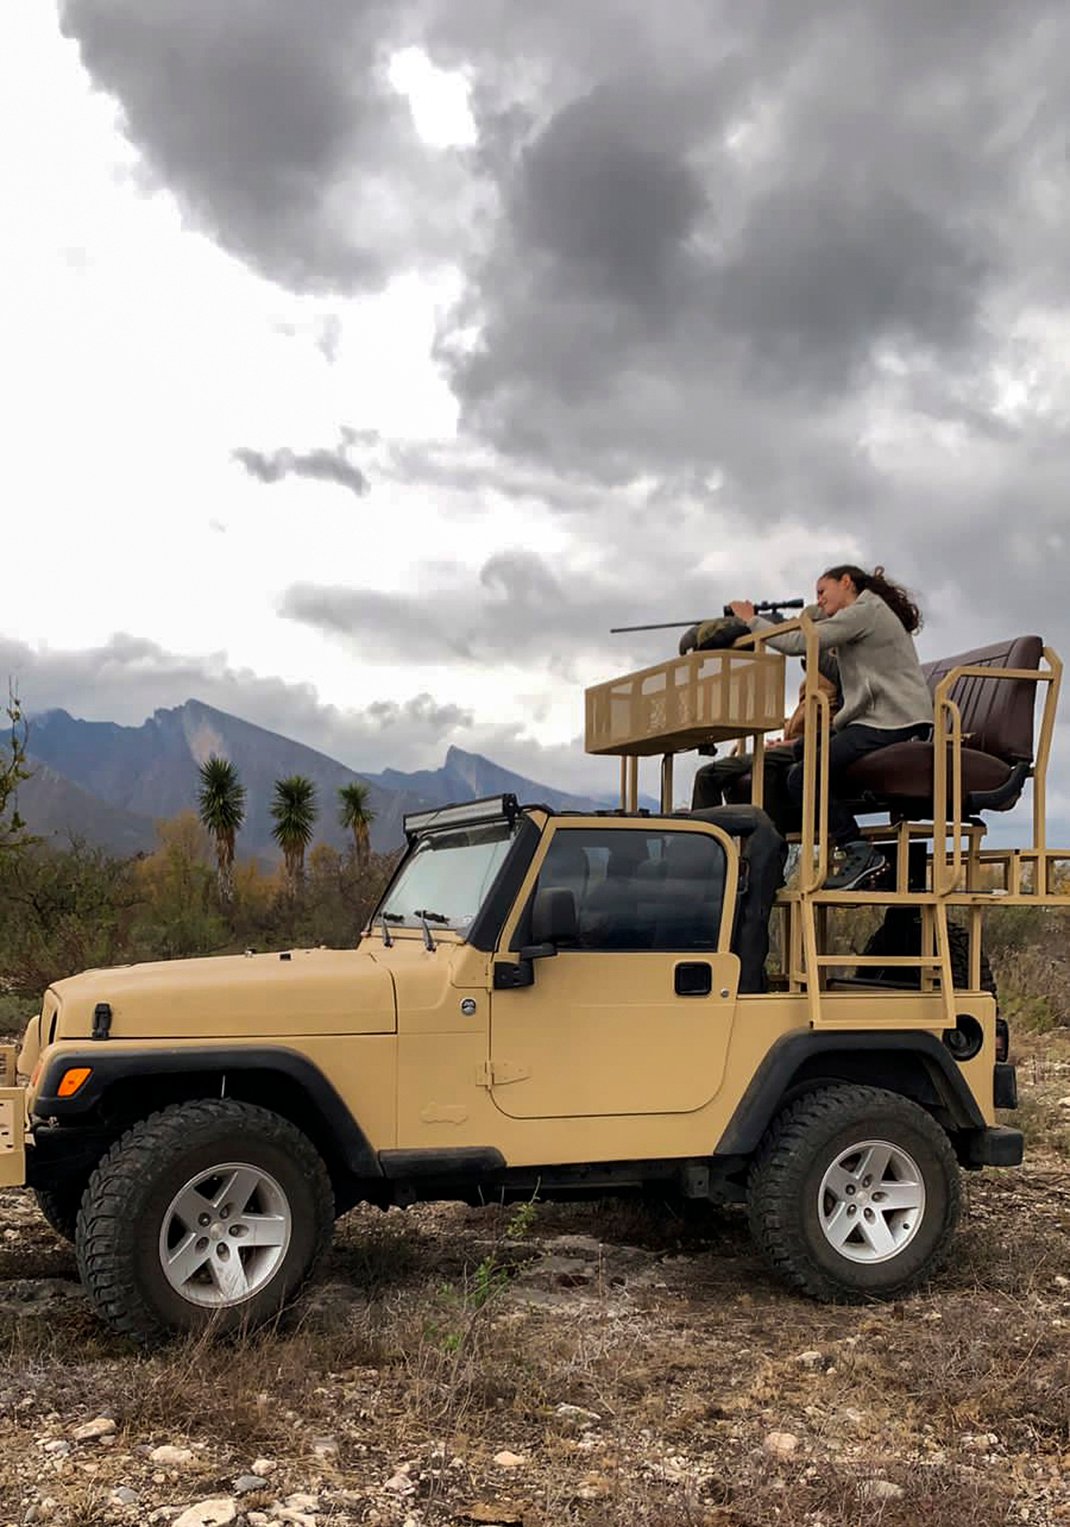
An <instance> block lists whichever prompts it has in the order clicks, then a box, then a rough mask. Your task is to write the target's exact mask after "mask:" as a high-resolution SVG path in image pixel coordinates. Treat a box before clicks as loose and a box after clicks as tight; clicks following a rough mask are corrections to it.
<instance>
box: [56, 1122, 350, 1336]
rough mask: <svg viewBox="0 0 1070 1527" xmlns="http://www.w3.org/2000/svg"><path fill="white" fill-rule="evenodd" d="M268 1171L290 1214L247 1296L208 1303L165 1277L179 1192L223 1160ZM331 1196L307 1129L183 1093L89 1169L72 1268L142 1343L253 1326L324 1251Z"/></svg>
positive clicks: (103, 1308) (103, 1310)
mask: <svg viewBox="0 0 1070 1527" xmlns="http://www.w3.org/2000/svg"><path fill="white" fill-rule="evenodd" d="M235 1162H238V1163H247V1164H249V1165H251V1166H252V1167H253V1168H255V1169H257V1170H259V1171H262V1172H264V1173H268V1174H270V1177H271V1179H273V1181H274V1182H275V1183H276V1184H277V1185H278V1186H279V1188H280V1189H281V1190H282V1194H283V1195H284V1198H285V1206H286V1210H287V1212H288V1215H289V1217H290V1219H289V1223H290V1229H289V1240H288V1244H287V1245H286V1249H285V1252H284V1254H282V1256H281V1260H280V1261H279V1264H278V1266H277V1269H275V1270H274V1271H273V1272H272V1274H271V1276H270V1278H269V1280H268V1281H267V1282H265V1283H264V1284H263V1285H262V1286H260V1287H258V1288H256V1290H255V1291H254V1292H253V1293H252V1295H251V1296H250V1297H249V1298H248V1299H245V1300H244V1301H242V1302H241V1303H236V1304H233V1305H229V1306H226V1305H225V1306H223V1307H221V1308H218V1307H217V1308H206V1307H204V1306H203V1305H202V1304H199V1303H197V1302H195V1301H193V1300H191V1299H187V1298H184V1297H183V1296H182V1295H181V1294H180V1293H179V1292H178V1291H177V1290H176V1289H175V1288H174V1287H173V1286H172V1284H171V1283H170V1282H169V1281H168V1278H167V1275H166V1273H165V1271H164V1266H163V1257H162V1255H161V1239H160V1238H161V1231H162V1229H163V1226H164V1223H165V1220H166V1218H167V1214H168V1206H169V1205H171V1204H172V1202H173V1200H174V1198H175V1194H176V1193H178V1192H179V1190H180V1189H182V1188H183V1186H184V1185H185V1184H188V1183H189V1182H190V1181H191V1180H193V1179H195V1178H196V1177H197V1176H198V1174H205V1173H208V1172H210V1171H211V1169H212V1167H213V1166H215V1165H221V1164H223V1163H228V1164H229V1163H235ZM333 1223H334V1199H333V1195H332V1192H331V1185H330V1179H329V1177H328V1174H327V1169H326V1167H325V1166H324V1163H323V1161H322V1159H321V1157H320V1155H319V1154H318V1152H317V1151H316V1150H315V1148H314V1147H313V1145H312V1144H311V1142H310V1141H309V1140H308V1138H307V1136H305V1135H303V1134H302V1133H301V1131H300V1130H299V1129H297V1128H296V1127H295V1126H294V1125H293V1124H291V1123H290V1122H289V1121H288V1120H287V1119H283V1118H280V1117H279V1115H278V1114H275V1113H271V1112H269V1110H267V1109H266V1108H260V1107H257V1106H256V1105H254V1104H251V1103H243V1102H239V1101H238V1100H236V1099H232V1098H205V1099H199V1100H196V1101H193V1102H187V1103H178V1104H175V1105H173V1106H171V1107H168V1108H165V1109H162V1110H161V1111H160V1112H159V1113H154V1114H151V1115H150V1116H149V1117H148V1118H147V1119H144V1120H141V1121H140V1122H139V1123H137V1124H135V1125H134V1126H133V1128H131V1129H130V1130H128V1131H127V1132H126V1133H125V1134H124V1135H123V1136H122V1137H121V1138H120V1139H119V1140H117V1141H116V1143H115V1144H114V1145H113V1146H112V1148H111V1149H110V1150H109V1151H108V1153H107V1155H106V1156H105V1157H104V1158H103V1160H102V1161H101V1162H100V1164H99V1165H98V1166H97V1168H96V1170H95V1171H94V1172H93V1174H92V1176H91V1177H90V1179H89V1185H88V1188H87V1189H86V1192H85V1196H84V1198H83V1200H82V1205H81V1210H80V1212H79V1215H78V1224H77V1231H76V1236H75V1248H76V1251H77V1257H78V1270H79V1272H80V1274H81V1278H82V1282H83V1284H84V1286H85V1288H86V1291H87V1293H88V1295H89V1298H90V1301H91V1303H92V1304H93V1305H94V1307H95V1308H96V1310H97V1311H98V1313H99V1314H100V1315H101V1316H103V1318H104V1319H105V1320H106V1321H107V1322H108V1324H109V1325H110V1326H111V1327H112V1329H113V1330H115V1331H117V1332H119V1333H120V1334H121V1335H124V1336H128V1337H130V1338H132V1339H133V1340H134V1341H136V1342H138V1343H140V1344H142V1345H148V1344H151V1343H154V1342H157V1341H159V1340H161V1339H162V1338H165V1337H166V1336H168V1335H169V1334H175V1333H182V1332H185V1333H199V1332H202V1331H205V1330H206V1329H209V1328H210V1329H211V1330H212V1332H213V1333H218V1334H220V1335H224V1334H228V1333H230V1332H233V1331H237V1330H251V1329H252V1328H253V1327H255V1326H257V1325H260V1324H261V1323H263V1321H265V1320H268V1319H270V1318H271V1317H272V1316H274V1315H276V1314H277V1313H278V1312H279V1311H280V1310H282V1309H283V1308H284V1307H285V1305H286V1304H287V1303H288V1302H289V1301H290V1300H291V1299H292V1298H293V1297H294V1295H295V1294H296V1293H297V1291H298V1289H299V1288H300V1287H301V1285H302V1284H303V1283H305V1282H306V1281H307V1279H308V1278H309V1277H311V1275H312V1273H313V1272H314V1270H315V1268H316V1265H317V1263H318V1262H319V1260H320V1258H321V1257H322V1255H323V1253H324V1252H325V1251H326V1249H327V1247H328V1245H329V1243H330V1238H331V1232H332V1228H333Z"/></svg>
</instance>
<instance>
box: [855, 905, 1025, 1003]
mask: <svg viewBox="0 0 1070 1527" xmlns="http://www.w3.org/2000/svg"><path fill="white" fill-rule="evenodd" d="M947 933H948V942H949V943H950V945H951V978H952V980H953V981H954V983H955V985H956V986H957V987H968V986H969V984H970V935H969V932H968V931H967V929H965V928H964V927H962V925H961V924H960V923H948V927H947ZM862 953H863V954H868V955H873V954H887V955H904V954H920V953H921V909H920V907H889V908H888V910H887V912H886V913H885V914H884V921H883V922H882V923H881V925H880V927H879V928H878V929H877V931H876V932H875V933H874V934H873V935H872V936H871V937H870V939H869V940H868V941H867V943H866V947H865V948H864V949H863V951H862ZM858 975H859V976H860V977H862V978H863V979H864V980H867V981H875V982H879V983H880V984H881V985H884V986H898V987H901V988H903V989H904V990H906V991H917V990H918V989H919V987H920V986H921V971H920V970H911V969H910V967H909V966H903V965H872V966H867V965H861V966H859V967H858ZM981 990H982V991H986V992H989V993H990V994H991V995H992V996H993V997H996V996H998V994H997V991H996V978H995V975H994V974H993V971H992V966H991V964H990V962H989V959H988V955H987V954H986V953H985V951H984V949H983V948H982V950H981Z"/></svg>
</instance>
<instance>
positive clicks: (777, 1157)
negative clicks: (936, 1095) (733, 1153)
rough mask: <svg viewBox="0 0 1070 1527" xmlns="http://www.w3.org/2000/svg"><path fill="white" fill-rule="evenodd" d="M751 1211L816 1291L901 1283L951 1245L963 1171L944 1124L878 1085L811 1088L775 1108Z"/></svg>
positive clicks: (763, 1243) (840, 1296)
mask: <svg viewBox="0 0 1070 1527" xmlns="http://www.w3.org/2000/svg"><path fill="white" fill-rule="evenodd" d="M749 1204H750V1222H751V1229H752V1232H753V1234H754V1237H755V1240H756V1241H757V1242H758V1245H759V1246H760V1247H761V1249H762V1251H763V1252H764V1253H765V1256H766V1258H767V1260H768V1261H769V1262H770V1263H771V1265H772V1266H773V1267H774V1269H775V1270H776V1271H777V1272H779V1273H781V1274H782V1275H783V1276H784V1277H786V1278H787V1279H788V1281H789V1282H791V1283H794V1284H795V1286H796V1287H797V1288H800V1289H802V1291H803V1292H804V1293H807V1294H809V1295H811V1296H812V1297H813V1298H817V1299H824V1300H840V1301H852V1300H853V1301H857V1300H864V1299H880V1298H887V1297H888V1296H890V1295H892V1294H899V1293H902V1292H903V1291H904V1290H906V1289H907V1288H909V1287H910V1286H911V1285H912V1284H914V1283H917V1282H919V1281H920V1280H921V1279H922V1278H924V1277H927V1276H928V1275H929V1274H930V1273H932V1272H933V1271H934V1270H935V1268H936V1267H937V1266H938V1265H939V1263H940V1261H941V1260H942V1258H943V1256H944V1255H945V1254H946V1252H947V1249H948V1246H949V1243H950V1239H951V1235H952V1233H953V1231H954V1229H955V1225H956V1223H957V1222H958V1213H959V1171H958V1163H957V1162H956V1160H955V1155H954V1152H953V1150H952V1149H951V1145H950V1142H949V1141H948V1138H947V1135H946V1134H945V1133H944V1131H943V1130H942V1129H941V1128H940V1126H939V1125H938V1124H937V1123H936V1122H935V1120H933V1119H932V1118H931V1117H930V1115H929V1114H927V1113H926V1112H925V1110H924V1109H923V1108H921V1107H919V1106H918V1104H917V1103H913V1102H911V1101H910V1099H908V1098H904V1097H900V1096H899V1095H898V1094H897V1093H894V1092H885V1091H883V1090H882V1089H879V1088H876V1087H855V1086H829V1087H823V1088H821V1089H819V1090H818V1091H815V1092H811V1093H807V1094H806V1095H805V1096H804V1097H801V1098H799V1099H798V1100H797V1101H796V1102H795V1103H793V1104H791V1105H790V1106H789V1107H788V1108H786V1109H785V1110H784V1112H783V1113H782V1114H781V1115H780V1116H779V1118H778V1119H776V1120H775V1122H774V1123H773V1125H772V1127H771V1128H770V1131H769V1133H768V1135H767V1136H766V1139H765V1141H764V1142H763V1145H762V1147H761V1150H760V1151H759V1154H758V1157H757V1159H756V1161H755V1163H754V1166H753V1168H752V1171H751V1179H750V1186H749Z"/></svg>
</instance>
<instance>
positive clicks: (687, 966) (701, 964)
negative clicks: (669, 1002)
mask: <svg viewBox="0 0 1070 1527" xmlns="http://www.w3.org/2000/svg"><path fill="white" fill-rule="evenodd" d="M673 990H674V991H675V993H676V995H677V996H678V997H708V996H709V995H710V993H711V992H712V991H713V966H712V965H710V964H709V962H708V961H707V960H681V961H680V963H679V964H678V965H677V966H676V968H675V970H674V971H673Z"/></svg>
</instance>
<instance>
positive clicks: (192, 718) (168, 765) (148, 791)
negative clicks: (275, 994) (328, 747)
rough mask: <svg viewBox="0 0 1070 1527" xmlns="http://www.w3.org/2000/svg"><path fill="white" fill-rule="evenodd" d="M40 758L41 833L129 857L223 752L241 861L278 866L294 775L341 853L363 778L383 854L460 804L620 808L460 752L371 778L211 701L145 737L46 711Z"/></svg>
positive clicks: (36, 789)
mask: <svg viewBox="0 0 1070 1527" xmlns="http://www.w3.org/2000/svg"><path fill="white" fill-rule="evenodd" d="M29 751H30V767H31V768H32V769H33V771H34V772H33V775H32V777H31V778H30V779H29V780H27V781H26V782H25V783H24V784H23V785H22V786H21V788H20V790H19V809H20V812H21V814H22V816H23V817H24V818H25V820H26V823H27V826H28V827H29V829H30V831H31V832H34V833H37V834H39V835H40V836H41V837H43V838H45V839H48V840H50V841H53V842H62V841H65V840H66V839H67V838H69V837H71V836H74V837H79V838H83V839H85V840H86V841H87V842H90V843H95V844H99V845H100V846H101V847H102V848H105V849H107V850H108V851H109V852H111V853H115V854H122V855H129V854H135V853H138V852H141V851H144V852H148V851H150V850H151V849H152V848H153V846H154V844H155V841H156V832H155V822H156V821H157V820H158V819H160V818H166V817H172V816H176V815H177V814H178V813H179V812H181V811H188V810H191V809H194V808H195V806H196V799H197V789H198V784H199V776H198V767H199V765H200V764H201V763H202V762H203V761H204V760H205V759H206V758H207V757H209V755H210V754H213V753H215V754H217V755H219V756H220V757H223V758H228V759H229V760H230V761H231V763H233V764H234V766H235V768H236V769H237V771H238V774H239V776H240V777H241V781H242V784H243V785H244V786H245V788H246V792H247V794H246V820H245V825H244V827H243V828H242V831H241V834H240V837H239V840H238V852H239V854H242V855H244V856H255V857H257V858H262V859H268V860H275V859H277V857H278V851H277V849H276V846H275V843H274V841H273V840H272V837H271V826H272V820H271V816H270V812H269V806H270V802H271V796H272V792H273V789H274V785H275V781H276V780H278V779H283V778H285V777H287V776H288V775H291V774H302V775H305V776H306V777H307V778H308V779H311V780H312V781H313V783H314V784H315V786H316V794H317V801H318V805H319V809H320V816H319V820H318V822H317V826H316V839H317V841H319V842H326V843H329V844H331V845H333V846H334V847H336V848H339V849H342V848H344V847H346V846H347V844H348V843H349V841H350V839H349V837H348V834H347V833H346V832H345V831H344V830H343V828H342V827H341V826H339V824H338V820H337V817H338V797H337V792H338V789H339V787H340V786H342V785H346V784H349V783H351V782H352V781H354V780H359V781H361V782H363V783H366V784H368V785H369V787H370V791H369V798H368V804H369V808H370V809H371V810H372V811H373V812H374V813H375V821H374V823H373V825H372V829H371V841H372V847H373V848H374V849H376V850H378V851H381V852H382V851H386V850H389V849H393V848H397V847H398V846H399V845H400V844H401V842H402V841H403V838H404V832H403V828H402V819H403V817H404V816H405V815H406V813H408V812H411V811H420V810H424V809H427V808H428V807H431V806H442V805H446V804H448V803H449V802H454V801H469V800H477V799H479V797H481V796H485V795H498V794H502V793H504V792H512V793H513V794H515V795H517V796H518V797H519V798H520V799H521V800H522V801H541V802H544V803H545V804H546V805H548V806H553V807H555V808H557V809H559V810H569V809H571V810H591V809H593V808H594V809H596V808H599V807H604V806H606V805H614V804H616V803H615V801H612V800H609V799H608V798H602V799H593V798H592V797H590V796H580V795H571V794H569V793H567V792H566V791H562V790H555V789H553V788H552V787H551V786H549V785H543V784H539V783H537V782H536V781H534V780H530V779H525V778H524V777H523V776H522V775H519V774H514V773H512V772H511V771H510V770H508V769H503V768H501V767H500V766H499V765H498V764H496V763H493V762H492V761H491V760H490V759H489V758H483V757H481V756H480V755H479V754H478V753H466V752H464V751H463V750H462V749H461V748H456V747H451V748H450V749H449V751H448V752H447V754H446V758H445V762H444V764H443V765H442V767H441V768H439V769H422V770H419V771H418V772H415V773H412V774H406V773H403V772H401V771H400V770H398V769H385V770H383V771H382V772H381V773H378V774H369V773H363V774H360V773H357V772H356V771H355V770H353V769H349V768H347V767H346V765H345V764H341V763H339V762H338V761H337V760H336V759H333V758H329V757H328V756H327V754H325V753H320V752H317V750H316V749H315V748H309V747H306V746H305V745H304V744H303V743H300V742H294V741H293V740H291V739H290V738H288V737H282V736H280V735H279V734H278V733H276V732H270V731H268V730H266V728H264V727H261V726H254V725H253V724H252V723H251V722H248V721H242V720H240V719H239V718H238V717H237V716H231V715H228V714H227V712H226V711H221V710H216V709H215V708H214V707H213V706H210V705H205V704H204V703H203V702H202V701H200V700H187V701H186V702H185V704H184V705H179V706H176V707H174V708H173V709H171V710H157V711H156V712H155V713H154V714H153V715H152V716H150V717H149V719H148V720H147V721H145V722H143V723H142V725H141V726H136V727H135V726H119V725H117V724H116V723H114V722H110V721H82V720H79V719H77V718H76V717H74V716H71V715H70V714H68V712H67V711H65V710H52V711H46V712H44V713H42V714H40V715H38V716H35V717H33V718H32V721H31V727H30V743H29Z"/></svg>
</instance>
